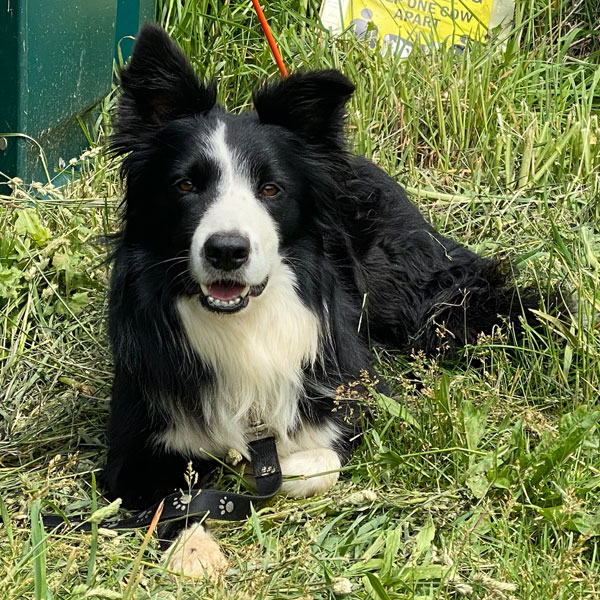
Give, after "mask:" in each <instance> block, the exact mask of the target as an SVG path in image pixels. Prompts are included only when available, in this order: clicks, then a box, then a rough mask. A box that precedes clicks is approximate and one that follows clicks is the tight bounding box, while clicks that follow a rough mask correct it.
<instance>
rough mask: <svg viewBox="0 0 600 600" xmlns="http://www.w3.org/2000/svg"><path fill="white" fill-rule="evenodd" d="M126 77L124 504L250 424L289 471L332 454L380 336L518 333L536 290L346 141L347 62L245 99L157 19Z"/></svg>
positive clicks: (345, 433)
mask: <svg viewBox="0 0 600 600" xmlns="http://www.w3.org/2000/svg"><path fill="white" fill-rule="evenodd" d="M122 85H123V97H122V100H121V104H120V110H119V117H118V122H117V124H116V133H115V137H114V142H113V147H114V149H115V150H116V151H117V152H119V153H124V154H125V153H128V156H127V157H126V158H125V161H124V165H123V171H124V175H125V178H126V182H127V194H126V203H125V220H124V228H123V231H122V233H121V235H120V237H119V240H118V244H117V249H116V252H115V255H114V271H113V275H112V283H111V293H110V337H111V341H112V347H113V352H114V359H115V378H114V386H113V396H112V405H111V418H110V427H109V454H108V463H107V466H106V469H105V479H106V483H107V486H108V489H109V490H110V492H111V493H112V494H113V495H115V496H120V497H122V498H123V501H124V505H125V506H128V507H132V508H142V507H146V506H148V505H150V504H151V503H152V502H154V501H156V500H157V499H158V498H160V497H162V496H163V495H165V494H168V493H170V492H172V491H173V490H174V489H176V488H178V487H185V483H184V480H183V474H184V472H185V468H186V464H187V463H188V461H189V460H192V461H194V466H195V469H196V471H197V472H199V473H200V475H202V474H204V473H205V472H207V471H208V469H210V467H211V466H212V465H211V462H210V461H209V460H208V457H209V456H218V457H223V456H224V455H225V454H226V453H227V451H228V449H230V448H233V449H235V450H237V451H238V452H240V453H241V454H242V455H245V456H247V450H246V444H247V442H248V440H249V439H250V438H249V435H250V431H249V427H250V423H251V422H252V421H255V420H260V421H263V422H264V423H265V424H266V425H267V427H268V429H269V431H270V432H271V433H273V434H275V435H276V436H277V439H278V452H279V454H280V458H281V461H282V466H283V470H284V472H287V473H288V474H296V475H302V474H303V475H311V474H317V473H321V472H325V471H332V470H335V469H338V468H339V466H340V465H341V464H343V463H344V462H345V461H346V460H347V459H348V458H349V455H350V453H351V450H352V444H353V440H355V439H356V436H357V434H358V433H359V426H360V421H361V416H360V410H359V409H358V407H355V406H354V405H353V404H352V402H351V401H345V402H341V403H340V402H339V401H338V402H336V400H335V396H336V389H337V388H338V386H340V385H345V384H347V383H348V382H351V381H355V380H356V379H357V378H358V376H359V373H360V371H361V370H362V369H365V370H367V372H371V364H372V357H371V354H370V352H369V344H376V345H381V346H384V347H386V348H389V349H391V350H394V351H399V352H410V351H413V350H423V351H425V352H426V353H432V352H437V351H438V349H439V346H440V329H443V330H444V331H445V332H446V333H445V337H444V339H443V342H444V344H445V345H446V346H447V347H448V348H450V349H451V348H452V347H457V346H462V345H463V344H465V343H469V342H474V341H475V339H476V336H477V335H478V333H479V332H481V331H485V332H490V331H491V330H492V328H493V327H494V326H495V325H497V324H499V323H501V322H502V320H503V319H508V321H510V322H511V323H512V324H513V326H514V327H515V328H516V329H517V330H518V329H519V327H520V325H519V316H520V315H522V314H523V309H524V308H525V309H527V308H529V307H532V306H534V305H535V302H536V301H535V298H534V296H533V295H531V294H529V293H526V294H522V295H521V296H519V295H518V294H517V293H516V292H515V290H514V289H512V288H511V287H510V286H508V285H506V284H505V282H504V279H503V277H502V275H501V274H500V272H499V269H498V267H497V265H496V263H495V262H494V261H491V260H488V259H484V258H481V257H479V256H477V255H475V254H473V253H472V252H470V251H469V250H467V249H465V248H463V247H461V246H460V245H458V244H456V243H455V242H453V241H450V240H448V239H447V238H445V237H443V236H442V235H440V234H439V233H437V232H436V231H435V230H434V229H433V228H432V227H431V226H430V225H429V224H428V223H427V222H426V221H425V220H424V219H423V217H422V216H421V214H420V213H419V211H418V210H417V209H416V207H415V206H414V205H413V204H411V203H410V201H409V200H408V199H407V197H406V195H405V193H404V191H403V190H402V188H400V187H399V186H398V184H397V183H396V182H395V181H393V180H392V179H391V178H390V177H388V176H387V175H386V174H385V173H383V172H382V171H381V170H380V169H379V168H378V167H376V166H375V165H374V164H372V163H371V162H369V161H367V160H365V159H364V158H360V157H357V156H353V155H351V154H349V153H348V152H347V151H346V150H345V141H344V136H343V127H344V121H343V112H344V107H345V103H346V101H347V100H348V98H349V97H350V95H351V94H352V92H353V89H354V87H353V85H352V84H351V83H350V81H349V80H348V79H346V78H345V77H344V76H343V75H341V74H340V73H338V72H336V71H317V72H309V73H305V74H295V75H292V76H290V77H289V78H288V79H286V80H284V81H281V82H279V83H275V84H273V85H270V86H268V87H265V88H263V89H261V90H259V91H258V92H256V93H255V95H254V105H255V110H256V112H255V113H254V112H249V113H244V114H241V115H232V114H230V113H228V112H226V111H225V110H224V109H223V108H221V107H220V106H219V105H217V104H216V103H215V98H216V94H215V90H214V88H213V87H212V86H204V85H202V84H200V83H199V82H198V81H197V79H196V78H195V76H194V74H193V72H192V69H191V67H190V66H189V64H188V63H187V61H186V60H185V58H184V57H183V55H182V54H181V52H180V51H179V50H178V49H177V48H176V47H175V46H174V44H173V43H172V42H171V41H170V40H169V39H168V38H167V36H166V34H165V33H164V32H163V31H162V30H160V29H159V28H157V27H155V26H146V27H145V28H144V29H143V30H142V32H141V33H140V36H139V38H138V41H137V43H136V46H135V49H134V54H133V57H132V60H131V63H130V65H129V66H128V67H127V68H126V69H125V70H124V72H123V73H122ZM213 236H216V238H215V237H213ZM219 236H220V237H219ZM217 238H218V239H217ZM215 240H216V241H215ZM219 244H221V246H219ZM227 244H229V246H228V245H227ZM235 244H237V246H235ZM244 244H245V246H244ZM213 245H214V247H213ZM217 246H218V247H217ZM223 248H225V249H223ZM240 257H241V258H240ZM232 261H234V262H235V261H238V262H240V261H245V262H243V264H242V265H241V266H239V267H237V266H235V267H234V266H232V265H233V262H232ZM236 264H237V263H236ZM215 265H217V266H216V267H215ZM246 285H247V286H250V287H249V288H246V287H244V290H246V289H250V291H249V292H246V294H247V295H246V296H244V295H243V293H242V292H240V295H239V296H237V297H235V298H232V294H234V293H237V292H236V290H238V288H240V289H241V287H242V286H246ZM202 286H204V287H202ZM211 290H212V291H211ZM232 290H233V291H232ZM212 293H215V294H217V295H220V297H221V299H219V298H216V297H213V296H211V294H212ZM238 305H239V306H241V307H242V308H241V309H240V310H238ZM336 478H337V477H336V476H333V477H332V476H331V475H329V476H328V477H326V476H324V477H321V478H313V479H312V480H311V479H308V480H306V481H300V482H298V481H296V482H291V483H290V484H288V488H287V491H288V492H289V493H291V494H294V495H299V496H307V495H311V494H313V493H317V492H319V491H323V490H324V489H326V488H327V487H329V486H330V485H332V484H333V483H334V482H335V479H336ZM202 535H205V534H202ZM202 539H204V538H202ZM180 558H181V557H180Z"/></svg>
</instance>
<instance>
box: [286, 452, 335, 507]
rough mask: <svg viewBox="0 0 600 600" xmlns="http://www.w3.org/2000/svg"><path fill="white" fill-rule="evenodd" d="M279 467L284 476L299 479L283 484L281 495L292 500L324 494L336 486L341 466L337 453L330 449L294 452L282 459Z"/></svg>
mask: <svg viewBox="0 0 600 600" xmlns="http://www.w3.org/2000/svg"><path fill="white" fill-rule="evenodd" d="M280 465H281V472H282V473H283V475H284V476H296V477H301V478H299V479H291V480H288V481H284V482H283V487H282V491H283V493H284V494H286V495H288V496H293V497H294V498H308V497H309V496H315V495H317V494H323V493H325V492H326V491H327V490H328V489H330V488H332V487H333V486H334V485H335V484H336V482H337V480H338V478H339V476H340V473H339V469H340V467H341V466H342V465H341V462H340V457H339V456H338V455H337V452H335V451H334V450H331V449H330V448H314V449H312V450H302V451H301V452H294V453H293V454H290V455H289V456H286V457H285V458H282V459H281V461H280ZM319 473H324V475H318V474H319Z"/></svg>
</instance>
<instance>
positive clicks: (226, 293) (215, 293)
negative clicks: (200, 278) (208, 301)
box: [207, 282, 244, 301]
mask: <svg viewBox="0 0 600 600" xmlns="http://www.w3.org/2000/svg"><path fill="white" fill-rule="evenodd" d="M207 289H208V293H209V295H210V296H212V297H213V298H216V299H217V300H223V301H229V300H233V299H234V298H237V297H238V296H239V295H240V294H241V293H242V292H243V291H244V286H243V285H239V284H237V283H224V282H217V283H211V284H210V285H209V286H207Z"/></svg>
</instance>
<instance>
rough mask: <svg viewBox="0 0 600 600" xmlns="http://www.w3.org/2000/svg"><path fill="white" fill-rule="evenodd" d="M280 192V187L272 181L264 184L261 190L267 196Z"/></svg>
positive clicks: (270, 196) (261, 193)
mask: <svg viewBox="0 0 600 600" xmlns="http://www.w3.org/2000/svg"><path fill="white" fill-rule="evenodd" d="M277 194H279V188H278V187H277V186H276V185H273V184H272V183H267V185H263V187H262V188H261V190H260V195H261V196H266V197H267V198H272V197H273V196H277Z"/></svg>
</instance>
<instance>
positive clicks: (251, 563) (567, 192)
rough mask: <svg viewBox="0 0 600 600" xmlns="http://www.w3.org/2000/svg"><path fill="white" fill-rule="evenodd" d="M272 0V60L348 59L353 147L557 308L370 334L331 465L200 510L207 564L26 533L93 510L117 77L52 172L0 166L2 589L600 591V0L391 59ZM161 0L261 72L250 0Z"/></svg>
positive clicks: (565, 4) (315, 593)
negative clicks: (208, 529)
mask: <svg viewBox="0 0 600 600" xmlns="http://www.w3.org/2000/svg"><path fill="white" fill-rule="evenodd" d="M265 4H266V6H265V8H266V12H267V17H268V18H269V20H270V22H271V24H272V27H273V29H274V32H275V34H276V36H277V38H278V41H279V43H280V46H281V48H282V52H283V55H284V59H285V61H286V64H287V67H288V68H289V69H290V70H291V71H295V70H299V69H309V68H329V67H336V68H340V69H342V70H343V71H344V72H346V73H347V74H348V75H349V76H350V77H352V79H353V80H354V81H355V83H356V86H357V91H356V94H355V95H354V97H353V99H352V100H351V103H350V106H349V134H350V137H351V140H352V144H353V147H354V149H355V150H356V151H357V152H360V153H363V154H366V155H367V156H369V157H371V158H373V159H374V160H375V161H376V162H378V163H379V164H380V165H381V166H382V167H383V168H384V169H386V170H387V171H388V172H389V173H391V174H392V175H393V176H394V177H395V178H396V179H398V181H400V182H401V183H402V184H403V185H405V187H407V189H409V191H410V192H411V193H412V197H413V200H414V201H415V202H416V203H417V204H418V205H419V207H420V208H421V210H422V211H423V212H424V213H425V214H426V215H427V216H428V218H429V219H430V220H431V221H432V222H433V223H434V224H435V225H436V227H438V228H439V229H440V230H442V231H443V232H445V233H446V234H448V235H452V236H454V237H455V238H456V239H458V240H460V241H461V242H463V243H465V244H467V245H468V246H470V247H471V248H473V249H475V250H477V251H478V252H481V253H483V254H486V255H489V254H492V253H495V254H500V255H501V256H503V257H506V258H508V259H510V261H511V262H512V264H514V265H516V266H518V268H519V270H520V274H519V275H517V277H518V280H519V281H520V282H521V283H524V284H525V283H528V284H535V285H538V286H539V287H540V289H541V290H545V289H550V288H555V289H556V288H560V289H562V290H564V292H565V293H566V294H567V293H568V294H571V295H572V299H571V303H572V305H573V308H574V310H573V313H572V315H571V316H570V317H566V318H564V319H562V320H560V321H558V320H556V319H555V318H554V317H553V316H552V315H550V314H546V313H545V312H544V310H543V307H542V309H541V311H542V312H541V318H542V319H543V320H544V321H545V323H546V331H545V332H543V333H539V332H533V331H528V332H527V335H526V339H525V340H524V342H522V343H520V344H519V345H516V344H515V343H514V341H513V340H512V338H511V337H510V335H509V334H507V333H501V334H498V335H497V336H495V337H493V338H489V337H482V338H481V339H480V341H479V343H478V344H477V345H476V346H474V347H471V348H468V349H467V350H466V351H465V355H464V358H463V360H462V361H460V362H457V363H454V364H447V363H444V364H441V363H440V362H439V361H436V360H431V359H425V358H423V357H421V356H416V357H397V356H388V355H380V356H379V358H380V371H381V374H382V376H385V377H387V378H388V380H389V381H390V382H391V384H392V387H393V393H394V398H395V399H396V400H397V402H392V403H390V402H389V401H387V400H386V399H385V398H381V397H376V398H374V399H373V401H374V402H376V403H377V407H378V410H377V416H376V418H375V421H374V423H372V424H371V426H370V427H369V428H368V430H367V431H366V433H365V434H364V436H363V439H362V443H361V446H360V449H359V451H358V453H357V455H356V456H355V457H354V459H353V461H352V462H351V463H350V465H348V466H347V467H345V468H344V470H343V471H344V472H343V474H342V478H341V483H340V484H339V485H338V486H337V488H336V489H334V490H333V491H332V492H331V493H330V494H328V495H326V496H325V497H322V498H317V499H311V500H306V501H304V500H303V501H289V500H286V499H278V500H277V501H276V502H275V503H274V504H273V505H271V506H270V507H268V508H266V509H264V510H263V511H261V513H259V515H258V518H256V519H252V520H250V521H249V522H248V523H239V524H235V525H217V526H216V533H217V536H218V537H219V538H220V540H221V541H222V544H223V547H224V549H225V551H226V553H227V554H228V557H229V560H230V564H231V568H230V570H229V571H228V573H227V575H226V578H225V581H224V582H223V583H221V584H217V585H213V584H210V583H208V582H205V581H200V582H195V583H189V582H186V581H183V580H181V579H172V578H171V577H170V576H169V575H168V574H167V573H166V572H165V570H164V568H163V567H161V566H160V563H159V552H158V549H157V547H156V545H155V544H154V543H151V544H150V545H149V546H148V547H147V548H146V550H145V554H143V555H142V554H141V551H140V548H141V549H142V550H143V548H144V534H143V532H141V533H138V532H127V533H122V534H119V535H118V536H116V537H112V536H109V535H108V534H105V533H104V532H103V531H102V530H100V531H99V532H98V535H97V536H96V535H94V536H90V535H89V534H79V533H77V531H76V530H69V531H67V532H66V533H62V534H57V533H50V532H44V531H43V529H42V528H41V526H40V524H39V520H38V516H37V515H38V514H39V512H40V510H46V509H47V507H48V506H50V507H52V506H55V507H56V508H58V509H60V510H62V511H64V512H65V513H66V514H75V513H78V512H81V513H84V514H88V515H89V514H90V513H91V512H92V511H93V510H94V507H95V502H96V490H95V483H94V479H93V474H94V473H97V472H98V470H99V469H100V467H101V465H102V461H103V454H104V451H105V437H104V426H105V422H106V416H107V410H108V398H109V385H110V375H111V365H110V357H109V353H108V351H107V342H106V334H105V291H106V282H107V275H108V267H107V265H106V262H105V260H106V255H107V251H106V248H104V247H103V246H101V245H99V244H98V243H97V240H98V238H99V234H105V233H109V232H111V231H114V230H115V229H116V228H117V226H118V224H117V219H118V203H119V201H120V198H121V195H122V186H121V182H120V179H119V175H118V164H116V163H115V162H114V161H112V160H111V159H109V158H108V157H106V156H105V155H104V154H103V153H102V152H101V150H100V148H101V147H102V145H103V143H104V141H105V139H106V135H107V133H108V132H109V131H110V123H109V117H108V114H109V112H110V109H111V107H112V106H113V105H114V98H115V96H114V94H113V95H111V96H110V97H109V98H108V99H107V100H106V101H105V103H104V105H103V106H102V107H101V111H100V114H101V116H100V118H99V119H98V121H97V123H96V131H94V132H92V135H93V137H94V138H95V140H96V145H97V146H98V150H93V151H92V152H91V153H87V154H84V155H83V156H82V157H75V160H74V161H73V163H74V164H72V165H69V167H68V171H69V172H72V181H71V183H69V184H67V185H66V186H64V187H61V188H60V189H55V188H52V187H49V186H42V185H41V184H39V185H38V184H32V185H29V184H23V183H22V182H19V181H11V182H4V183H2V187H0V202H1V204H0V231H1V232H2V234H1V236H0V308H1V310H0V327H1V329H0V386H1V390H2V400H1V401H0V518H1V523H2V525H0V527H1V531H0V597H1V598H6V599H7V600H9V599H10V600H12V599H15V600H16V599H19V600H21V599H22V598H61V599H62V598H65V599H71V598H73V599H81V598H121V597H123V595H126V596H127V597H130V598H134V597H135V598H138V597H139V598H153V599H157V600H158V599H168V598H186V599H187V598H253V599H254V598H277V599H286V598H290V599H292V598H294V599H298V598H304V599H306V600H307V599H308V598H315V599H316V598H319V599H320V598H332V597H334V596H335V593H336V591H337V592H338V593H340V592H341V587H340V586H342V587H343V584H344V582H342V583H340V581H339V578H345V579H347V580H349V582H350V584H351V585H352V592H350V594H349V596H348V597H351V598H375V599H385V598H392V599H404V598H411V599H412V598H419V599H421V600H423V599H425V598H427V599H434V598H459V597H469V598H474V599H484V598H485V599H495V598H513V599H514V598H519V599H526V600H540V599H542V598H543V599H546V598H549V599H550V598H552V599H565V600H567V599H572V598H582V599H583V598H586V599H588V598H589V599H591V598H598V597H600V577H599V572H600V569H599V564H598V561H599V554H598V551H599V546H598V540H599V539H600V511H599V509H598V500H597V498H598V494H599V491H600V456H599V442H598V431H597V424H598V419H599V413H598V396H599V392H600V339H599V337H600V336H599V325H598V318H597V314H598V309H599V308H600V295H599V290H598V286H599V278H600V262H599V259H598V256H599V248H600V232H599V230H598V219H599V218H600V214H599V213H600V207H599V198H600V175H599V162H600V152H599V146H600V124H599V122H598V119H599V114H600V67H599V66H598V65H599V63H600V60H599V59H600V36H599V33H598V24H599V23H600V13H599V8H598V4H597V3H596V2H595V0H578V1H575V2H570V1H567V0H555V1H554V2H551V3H549V2H545V1H544V0H517V2H516V16H515V26H514V28H513V30H512V31H511V32H510V34H509V35H508V37H507V38H506V39H505V40H498V41H497V43H496V44H489V45H479V44H473V45H471V46H470V47H469V48H468V50H467V51H465V52H464V53H462V54H460V55H457V54H455V53H453V52H450V51H446V50H439V51H435V52H432V53H429V54H425V53H423V52H420V51H415V52H413V54H411V56H410V57H409V59H407V60H405V61H400V60H397V59H396V58H394V57H390V56H383V55H382V54H381V53H380V52H378V51H377V50H375V51H373V50H371V49H369V48H367V47H365V46H364V45H363V44H362V43H360V42H359V41H357V40H355V39H354V38H353V37H352V36H351V35H347V34H346V35H343V36H341V37H339V38H332V37H331V36H329V34H328V33H327V32H326V31H324V30H323V29H322V28H321V27H320V26H319V23H318V19H317V15H318V8H319V6H318V2H315V1H314V0H288V1H284V0H277V1H273V2H270V3H265ZM158 13H159V18H160V21H161V22H162V23H163V24H164V25H165V26H166V27H167V29H168V30H169V32H170V33H171V34H172V35H173V36H174V37H175V38H176V39H177V40H178V42H179V43H180V44H181V45H182V47H183V48H184V50H185V51H186V53H187V54H188V55H189V56H190V58H191V59H192V61H193V63H194V66H195V67H196V68H197V71H198V73H199V74H200V75H201V76H202V77H204V78H210V79H213V78H214V79H216V80H217V82H218V84H219V97H220V100H221V102H223V103H224V104H225V105H226V106H227V107H229V108H230V109H231V110H236V111H237V110H243V109H245V108H247V107H248V106H249V103H250V97H251V90H252V88H253V87H255V86H256V85H259V84H260V83H261V82H263V81H264V80H265V79H267V78H272V77H276V76H277V70H276V67H275V65H274V63H273V61H272V58H271V56H270V53H269V51H268V48H267V46H266V44H265V42H264V39H263V37H262V34H261V33H260V30H259V28H258V26H257V23H256V20H255V17H254V14H253V12H252V10H251V7H250V4H249V3H246V2H237V1H230V2H221V1H219V0H212V1H211V0H193V1H192V0H188V1H184V0H171V1H169V0H161V1H160V2H159V7H158ZM575 309H577V310H575ZM215 477H216V479H215V481H216V483H217V484H218V485H230V482H229V481H228V479H227V477H226V475H224V474H219V473H217V474H216V476H215ZM365 491H367V492H368V493H366V492H365ZM97 500H98V503H99V504H100V505H102V504H103V502H104V501H103V499H102V498H101V497H99V498H98V499H97Z"/></svg>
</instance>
